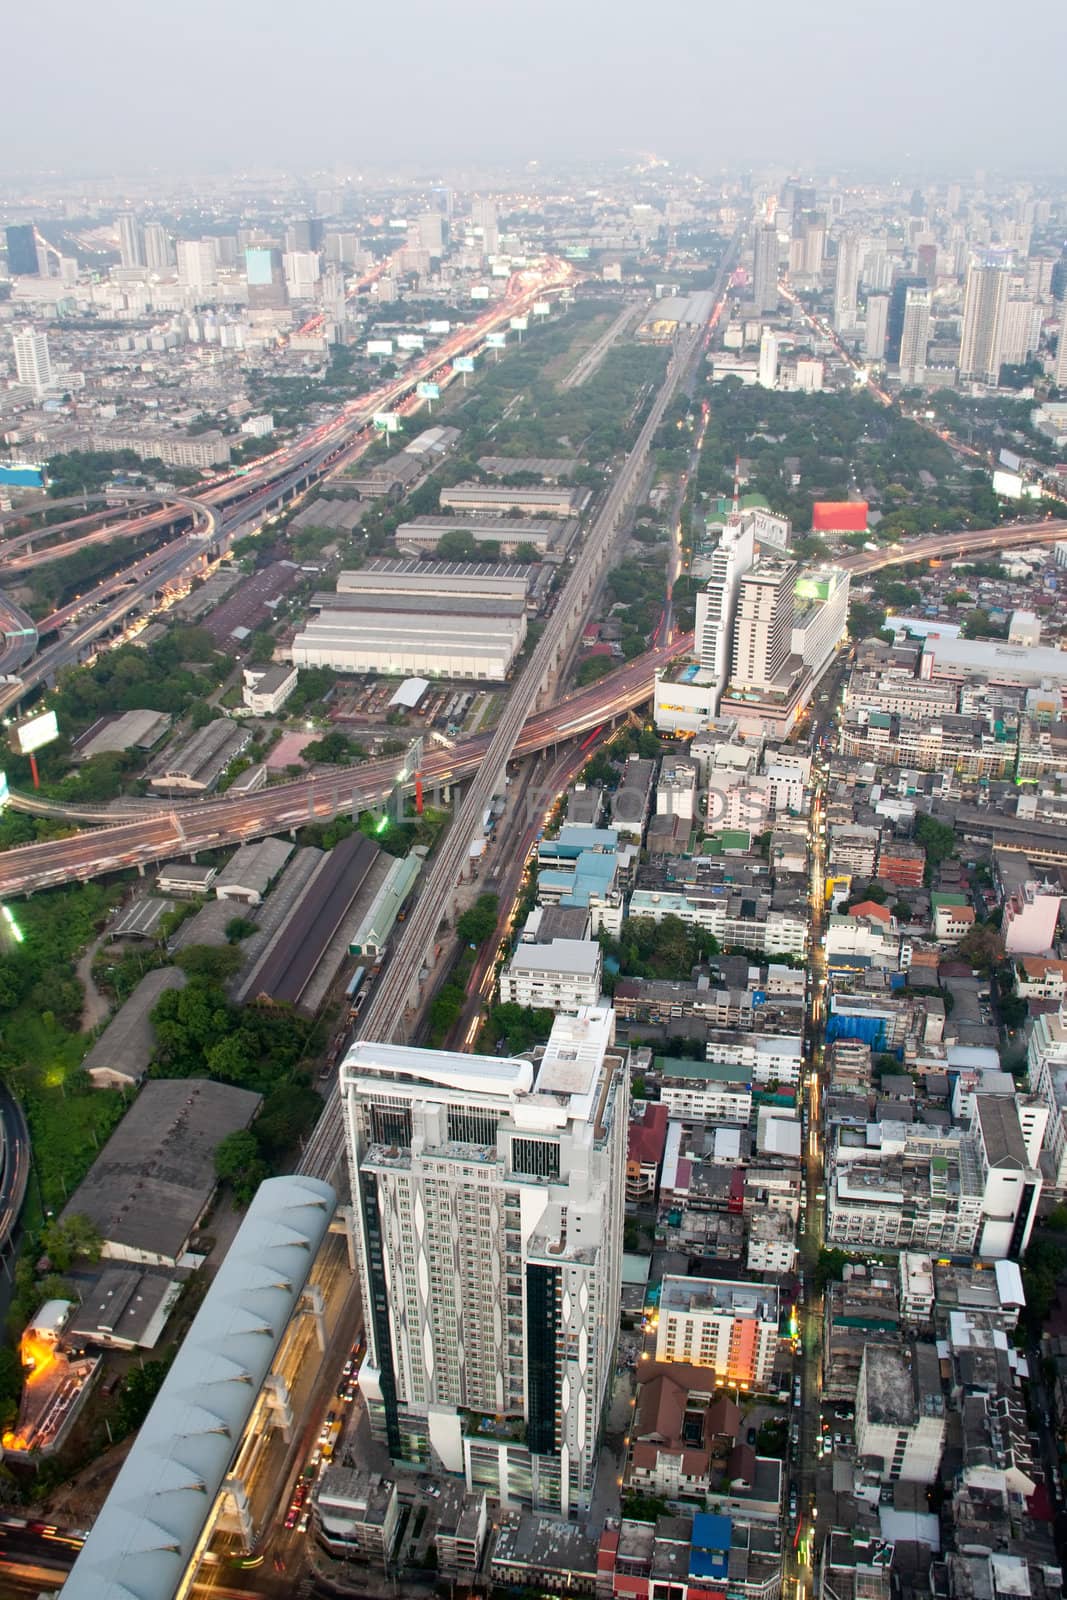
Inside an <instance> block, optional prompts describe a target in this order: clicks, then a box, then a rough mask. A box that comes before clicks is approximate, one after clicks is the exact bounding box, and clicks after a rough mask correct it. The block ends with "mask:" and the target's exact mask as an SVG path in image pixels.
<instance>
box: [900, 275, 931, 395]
mask: <svg viewBox="0 0 1067 1600" xmlns="http://www.w3.org/2000/svg"><path fill="white" fill-rule="evenodd" d="M929 343H930V291H929V289H919V288H914V289H909V290H908V292H907V294H906V295H905V297H904V325H903V327H902V329H901V334H900V362H899V366H900V381H901V383H902V384H905V385H910V384H916V383H923V382H924V381H925V379H926V349H927V346H928V345H929Z"/></svg>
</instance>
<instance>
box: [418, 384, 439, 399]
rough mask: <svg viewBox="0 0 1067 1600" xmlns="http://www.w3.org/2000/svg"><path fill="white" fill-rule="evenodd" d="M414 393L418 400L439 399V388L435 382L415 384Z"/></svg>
mask: <svg viewBox="0 0 1067 1600" xmlns="http://www.w3.org/2000/svg"><path fill="white" fill-rule="evenodd" d="M415 393H416V394H417V395H418V397H419V399H420V400H440V398H441V390H440V388H439V386H438V385H437V384H436V383H420V384H417V385H416V386H415Z"/></svg>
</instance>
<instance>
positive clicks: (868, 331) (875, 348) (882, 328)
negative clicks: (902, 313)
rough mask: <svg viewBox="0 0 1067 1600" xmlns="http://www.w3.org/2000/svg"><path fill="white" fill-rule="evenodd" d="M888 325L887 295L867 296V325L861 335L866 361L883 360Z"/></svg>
mask: <svg viewBox="0 0 1067 1600" xmlns="http://www.w3.org/2000/svg"><path fill="white" fill-rule="evenodd" d="M888 325H889V296H888V295H887V294H869V295H868V296H867V325H866V328H865V331H864V335H863V353H864V355H865V356H866V357H867V360H868V361H882V360H884V358H885V341H886V333H887V330H888Z"/></svg>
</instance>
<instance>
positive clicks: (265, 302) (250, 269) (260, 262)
mask: <svg viewBox="0 0 1067 1600" xmlns="http://www.w3.org/2000/svg"><path fill="white" fill-rule="evenodd" d="M245 281H246V282H247V284H248V304H249V306H250V307H252V309H253V310H280V309H281V308H282V307H283V306H287V305H288V304H289V291H288V289H287V288H286V285H285V272H284V270H283V267H282V253H281V251H280V250H276V249H273V248H272V247H270V246H268V245H250V246H249V248H248V249H247V250H246V251H245Z"/></svg>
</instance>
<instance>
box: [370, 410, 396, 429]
mask: <svg viewBox="0 0 1067 1600" xmlns="http://www.w3.org/2000/svg"><path fill="white" fill-rule="evenodd" d="M399 426H400V418H399V416H398V415H397V413H396V412H395V411H376V412H375V413H374V431H375V433H395V432H396V431H397V429H398V428H399Z"/></svg>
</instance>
